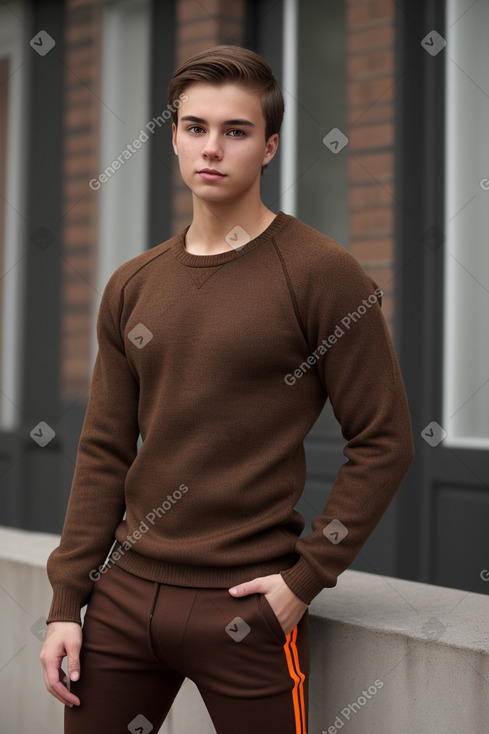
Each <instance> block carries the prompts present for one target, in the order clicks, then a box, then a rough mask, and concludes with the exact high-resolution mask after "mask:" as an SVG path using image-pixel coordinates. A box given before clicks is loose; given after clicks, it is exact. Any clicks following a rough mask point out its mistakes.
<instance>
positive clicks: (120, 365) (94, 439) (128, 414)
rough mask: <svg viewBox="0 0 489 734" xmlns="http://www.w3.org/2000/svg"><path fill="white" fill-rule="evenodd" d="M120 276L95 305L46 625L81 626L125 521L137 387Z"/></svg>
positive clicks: (134, 448) (51, 568)
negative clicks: (123, 327)
mask: <svg viewBox="0 0 489 734" xmlns="http://www.w3.org/2000/svg"><path fill="white" fill-rule="evenodd" d="M117 275H118V272H117V271H116V273H115V274H114V275H113V276H112V278H111V279H110V280H109V282H108V284H107V286H106V288H105V291H104V294H103V296H102V301H101V304H100V309H99V313H98V318H97V338H98V345H99V349H98V354H97V358H96V361H95V366H94V370H93V375H92V382H91V388H90V396H89V400H88V406H87V411H86V414H85V419H84V422H83V427H82V432H81V437H80V441H79V445H78V453H77V458H76V467H75V473H74V477H73V483H72V487H71V492H70V498H69V502H68V508H67V512H66V518H65V523H64V527H63V532H62V535H61V543H60V545H59V547H58V548H56V549H55V550H54V551H53V552H52V553H51V555H50V556H49V559H48V564H47V571H48V576H49V580H50V582H51V585H52V587H53V602H52V605H51V609H50V612H49V616H48V620H47V621H48V623H49V622H51V621H70V622H78V623H80V609H81V607H82V606H84V604H86V603H87V601H88V597H89V596H90V592H91V589H92V586H93V581H92V580H91V578H90V575H89V574H90V571H92V570H93V569H97V568H98V567H99V566H100V565H101V564H102V563H103V562H104V561H105V558H106V556H107V553H108V552H109V550H110V547H111V546H112V543H113V541H114V532H115V529H116V527H117V525H118V524H119V523H120V522H121V520H122V518H123V515H124V510H125V504H124V481H125V477H126V474H127V472H128V469H129V467H130V466H131V464H132V462H133V461H134V459H135V457H136V453H137V439H138V435H139V429H138V418H137V408H138V396H139V388H138V383H137V380H136V378H135V376H134V375H133V373H132V372H131V370H130V368H129V364H128V362H127V359H126V355H125V352H124V344H123V340H122V334H121V333H120V328H119V318H120V309H121V305H122V298H121V288H120V285H119V284H118V283H119V280H120V278H118V277H117Z"/></svg>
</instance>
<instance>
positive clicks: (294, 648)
mask: <svg viewBox="0 0 489 734" xmlns="http://www.w3.org/2000/svg"><path fill="white" fill-rule="evenodd" d="M294 632H295V635H294V639H293V646H292V655H293V656H294V661H295V669H296V670H297V672H298V674H299V676H300V679H301V682H300V684H299V696H300V702H301V712H302V730H303V732H304V734H307V732H306V728H307V727H306V706H305V703H304V681H305V680H306V676H305V674H304V673H303V672H302V671H301V666H300V663H299V650H298V649H297V644H296V640H297V634H298V631H297V626H296V627H295V630H294Z"/></svg>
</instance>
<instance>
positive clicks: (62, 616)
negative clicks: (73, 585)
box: [46, 589, 86, 625]
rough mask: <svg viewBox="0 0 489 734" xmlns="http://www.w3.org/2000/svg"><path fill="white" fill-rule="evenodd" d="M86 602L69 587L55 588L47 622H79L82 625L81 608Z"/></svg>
mask: <svg viewBox="0 0 489 734" xmlns="http://www.w3.org/2000/svg"><path fill="white" fill-rule="evenodd" d="M85 604H86V602H85V601H84V600H83V599H81V598H80V596H79V595H78V594H74V593H73V592H72V591H70V590H67V589H54V593H53V601H52V603H51V609H50V610H49V614H48V617H47V619H46V624H49V622H77V623H78V624H80V625H81V616H80V611H81V608H82V607H83V606H84V605H85Z"/></svg>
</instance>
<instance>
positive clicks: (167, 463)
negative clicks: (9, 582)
mask: <svg viewBox="0 0 489 734" xmlns="http://www.w3.org/2000/svg"><path fill="white" fill-rule="evenodd" d="M169 101H170V105H171V109H172V110H174V112H173V120H174V122H173V148H174V151H175V154H176V155H177V156H178V159H179V165H180V171H181V175H182V178H183V180H184V181H185V183H186V184H187V186H188V187H189V188H190V190H191V191H192V196H193V219H192V222H191V224H190V226H189V227H187V229H186V230H185V231H184V232H182V233H180V234H179V235H177V236H175V237H172V238H171V239H170V240H168V241H167V242H164V243H162V244H160V245H158V246H156V247H154V248H152V249H150V250H148V251H147V252H145V253H143V254H142V255H139V256H138V257H135V258H134V259H132V260H130V261H129V262H127V263H125V264H123V265H122V266H121V267H119V268H118V269H117V270H116V272H115V273H114V274H113V276H112V277H111V278H110V280H109V282H108V284H107V286H106V288H105V291H104V294H103V298H102V302H101V306H100V311H99V316H98V322H97V334H98V341H99V351H98V355H97V360H96V363H95V367H94V372H93V377H92V386H91V392H90V398H89V403H88V408H87V412H86V417H85V422H84V425H83V430H82V434H81V438H80V444H79V449H78V456H77V463H76V470H75V476H74V480H73V486H72V490H71V495H70V500H69V506H68V510H67V515H66V521H65V526H64V529H63V534H62V538H61V543H60V546H59V547H58V548H57V549H56V550H55V551H53V553H52V554H51V556H50V558H49V562H48V574H49V578H50V581H51V584H52V586H53V590H54V597H53V603H52V606H51V610H50V613H49V617H48V620H47V621H48V631H47V634H46V639H45V643H44V647H43V652H42V655H41V659H42V663H43V667H44V676H45V680H46V686H47V688H48V690H49V691H50V692H51V693H52V694H53V695H54V696H56V698H58V699H59V700H60V701H62V702H63V703H65V704H66V709H65V732H67V734H86V733H87V732H90V733H91V734H97V733H99V734H102V733H103V734H112V733H114V734H115V732H123V731H127V730H129V731H144V732H146V731H150V730H153V731H155V732H156V731H158V729H159V727H160V725H161V723H162V721H163V720H164V718H165V716H166V714H167V713H168V711H169V709H170V707H171V704H172V702H173V700H174V698H175V696H176V694H177V692H178V690H179V688H180V686H181V684H182V682H183V680H184V679H185V677H189V678H190V679H192V680H193V681H194V682H195V683H196V685H197V686H198V688H199V691H200V693H201V695H202V697H203V699H204V701H205V704H206V706H207V708H208V710H209V713H210V716H211V717H212V720H213V722H214V725H215V728H216V731H217V734H250V732H254V734H274V733H275V732H277V734H278V733H279V732H280V734H299V733H300V734H304V733H305V732H306V730H307V693H308V674H309V639H308V617H307V608H308V605H309V603H310V602H311V600H312V599H313V598H314V597H315V596H316V595H317V594H318V593H319V592H320V591H321V590H322V589H325V588H330V587H333V586H334V585H335V584H336V581H337V577H338V575H339V574H340V573H341V572H342V571H343V570H345V569H346V568H347V567H348V566H349V565H350V563H351V562H352V560H353V559H354V557H355V556H356V554H357V553H358V551H359V550H360V548H361V547H362V545H363V544H364V542H365V541H366V540H367V538H368V536H369V535H370V533H371V532H372V530H373V528H374V527H375V525H376V524H377V522H378V521H379V519H380V518H381V516H382V515H383V513H384V511H385V510H386V508H387V506H388V504H389V502H390V500H391V498H392V496H393V495H394V493H395V491H396V489H397V488H398V486H399V484H400V482H401V480H402V478H403V476H404V474H405V472H406V471H407V469H408V467H409V465H410V464H411V461H412V458H413V440H412V431H411V424H410V418H409V412H408V406H407V401H406V395H405V391H404V386H403V382H402V378H401V375H400V371H399V366H398V362H397V359H396V355H395V353H394V350H393V346H392V343H391V340H390V338H389V334H388V331H387V327H386V324H385V321H384V318H383V316H382V313H381V309H380V304H381V291H380V290H379V289H378V288H377V287H376V284H375V283H374V282H373V281H372V280H371V279H370V278H369V277H368V276H367V275H366V273H365V272H364V271H363V270H362V268H361V267H360V266H359V264H358V263H357V262H356V260H354V258H353V257H352V256H351V255H350V254H349V253H348V252H347V251H346V250H345V249H343V248H342V247H341V246H340V245H338V244H337V243H335V242H334V241H332V240H331V239H329V238H328V237H326V236H325V235H323V234H320V233H319V232H317V231H316V230H314V229H311V228H310V227H308V226H306V225H305V224H303V223H301V222H300V221H298V220H297V219H295V218H294V217H291V216H288V215H286V214H284V213H283V212H279V213H278V214H275V213H274V212H272V211H270V210H269V209H268V208H267V207H266V206H265V205H264V204H263V203H262V201H261V198H260V177H261V173H262V169H263V167H265V166H267V165H268V164H269V163H270V161H271V160H272V158H273V157H274V155H275V153H276V151H277V146H278V133H279V129H280V124H281V122H282V115H283V100H282V95H281V93H280V90H279V88H278V86H277V83H276V81H275V79H274V77H273V74H272V71H271V69H270V67H269V66H268V64H267V63H266V62H265V61H264V60H263V59H262V58H261V57H260V56H258V55H256V54H255V53H253V52H251V51H248V50H246V49H241V48H238V47H234V46H232V47H231V46H219V47H216V48H213V49H209V50H207V51H205V52H203V53H200V54H197V55H196V56H194V57H192V58H191V59H189V60H188V61H187V62H186V63H184V64H183V65H182V66H181V67H180V68H179V69H178V70H177V71H176V72H175V74H174V76H173V78H172V80H171V83H170V88H169ZM328 397H329V399H330V400H331V403H332V406H333V408H334V411H335V415H336V417H337V419H338V421H339V423H340V425H341V429H342V433H343V436H344V438H345V439H346V441H347V445H346V447H345V456H346V458H347V459H348V461H347V462H346V463H345V464H344V465H343V466H342V467H341V468H340V470H339V472H338V476H337V479H336V482H335V484H334V486H333V488H332V489H331V492H330V494H329V496H328V498H327V501H326V504H325V505H324V508H323V510H322V512H321V513H320V514H319V515H318V517H316V519H315V520H314V522H313V526H312V532H310V533H309V534H308V535H306V536H305V537H303V538H301V539H299V536H300V534H301V532H302V530H303V527H304V521H303V518H302V517H301V515H300V514H299V513H298V512H297V511H296V510H295V509H294V507H295V505H296V503H297V501H298V500H299V498H300V496H301V494H302V491H303V488H304V480H305V460H304V450H303V440H304V437H305V436H306V435H307V433H308V431H309V430H310V428H311V427H312V425H313V424H314V422H315V421H316V419H317V417H318V416H319V414H320V412H321V410H322V408H323V406H324V404H325V401H326V399H327V398H328ZM139 434H141V438H142V444H141V446H140V448H139V451H137V441H138V436H139ZM114 538H115V539H116V543H115V546H114V547H113V548H112V551H111V553H110V556H109V559H108V560H107V562H106V563H105V565H104V561H105V559H106V556H107V554H108V553H109V551H110V549H111V546H112V544H113V541H114ZM87 602H88V609H87V614H86V617H85V620H84V624H83V645H82V631H81V627H80V609H81V607H82V606H83V605H85V604H86V603H87ZM80 648H81V655H80V659H79V652H80ZM65 656H67V657H68V670H69V676H70V679H71V691H69V690H68V689H67V688H66V687H65V686H64V685H63V683H62V681H61V677H62V673H60V665H61V662H62V660H63V658H64V657H65ZM151 727H152V728H151Z"/></svg>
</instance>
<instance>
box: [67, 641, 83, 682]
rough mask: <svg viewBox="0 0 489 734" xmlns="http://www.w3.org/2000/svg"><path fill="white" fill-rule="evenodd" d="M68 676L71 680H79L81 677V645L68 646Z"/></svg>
mask: <svg viewBox="0 0 489 734" xmlns="http://www.w3.org/2000/svg"><path fill="white" fill-rule="evenodd" d="M66 654H67V656H68V676H69V678H70V680H73V681H75V680H78V678H79V677H80V646H79V645H76V644H72V645H69V646H67V649H66Z"/></svg>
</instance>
